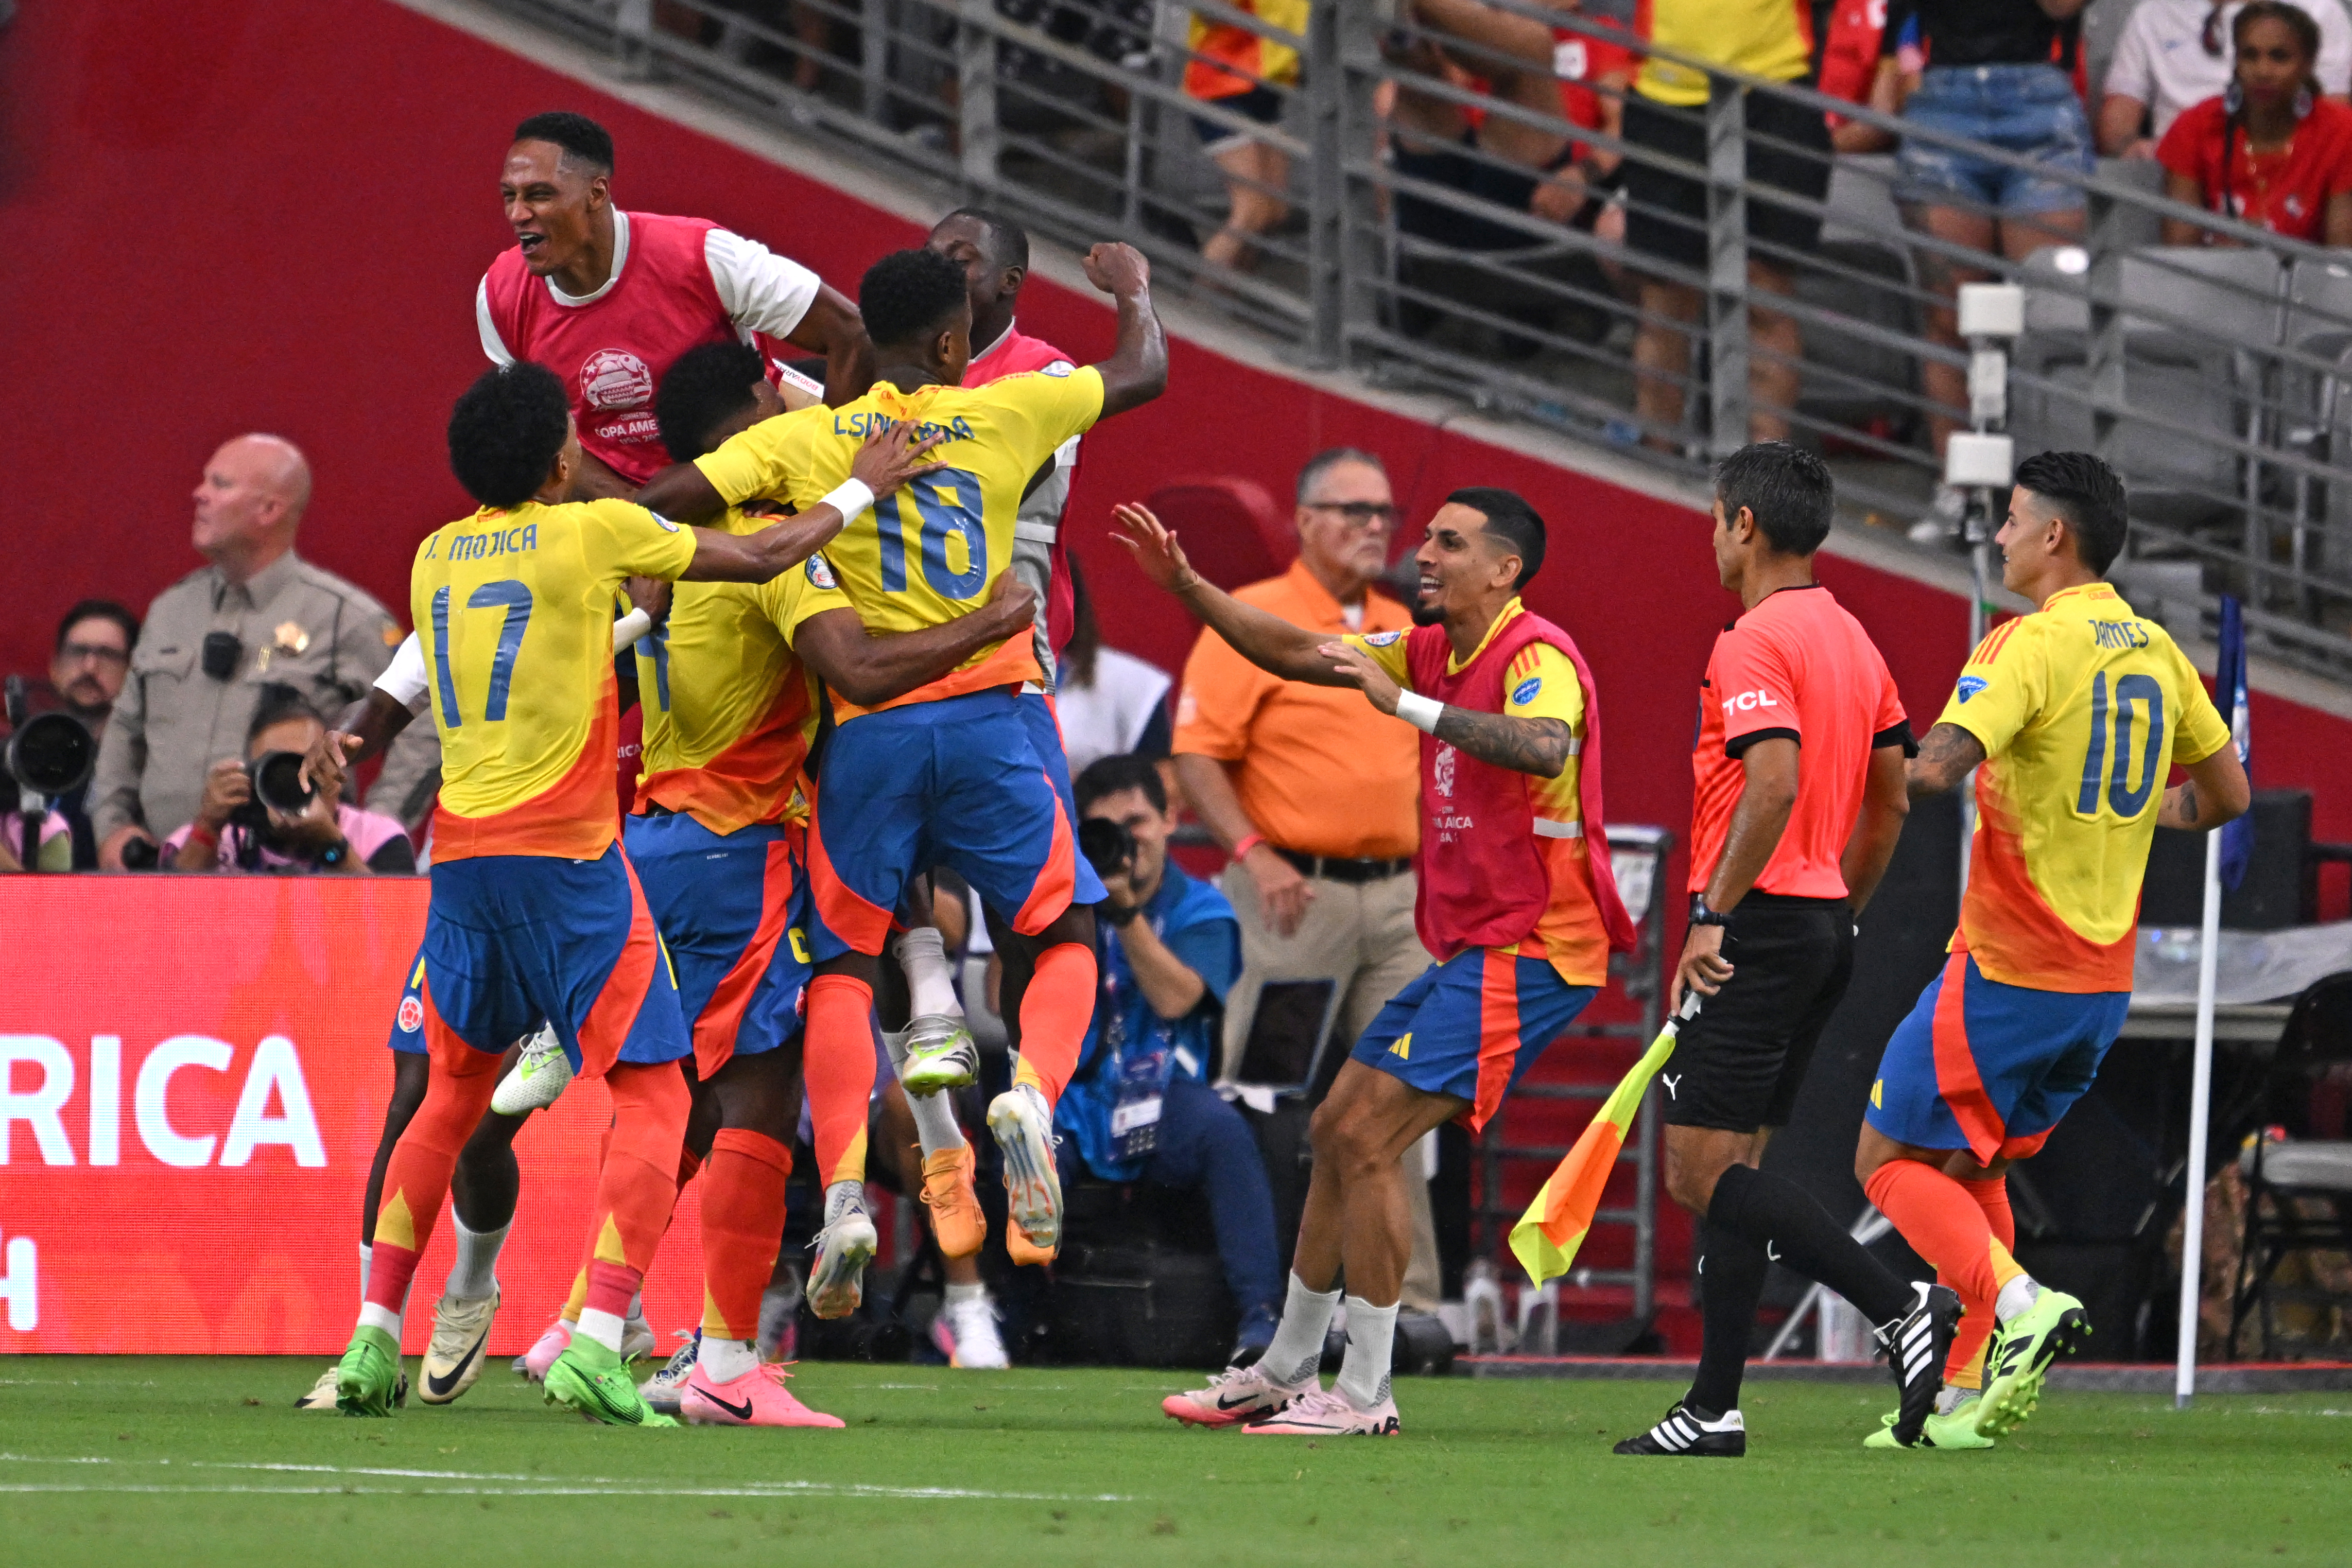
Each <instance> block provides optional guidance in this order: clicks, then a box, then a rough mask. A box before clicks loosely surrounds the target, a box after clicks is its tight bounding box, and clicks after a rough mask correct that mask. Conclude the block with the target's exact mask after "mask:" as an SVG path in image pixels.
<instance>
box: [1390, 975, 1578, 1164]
mask: <svg viewBox="0 0 2352 1568" xmlns="http://www.w3.org/2000/svg"><path fill="white" fill-rule="evenodd" d="M1592 994H1593V988H1592V987H1591V986H1571V985H1570V984H1569V983H1568V982H1567V981H1566V980H1563V979H1561V978H1560V977H1559V970H1557V969H1555V968H1553V967H1551V964H1550V963H1549V960H1546V959H1543V958H1528V957H1522V956H1519V955H1517V954H1516V953H1513V952H1511V951H1509V950H1508V949H1507V948H1501V947H1472V948H1469V949H1467V950H1465V951H1464V952H1460V953H1456V954H1455V955H1454V956H1453V957H1451V958H1448V959H1447V960H1445V962H1444V963H1443V964H1432V965H1431V966H1430V967H1428V968H1426V969H1424V970H1423V971H1422V972H1421V975H1420V977H1418V978H1416V979H1414V980H1413V981H1412V983H1411V984H1409V985H1407V986H1406V987H1405V988H1404V989H1402V990H1401V991H1399V992H1398V993H1397V994H1396V995H1395V996H1394V997H1392V998H1390V1000H1389V1005H1388V1006H1386V1007H1384V1008H1382V1009H1381V1010H1380V1013H1379V1015H1378V1016H1377V1017H1375V1018H1374V1019H1372V1022H1371V1027H1370V1028H1369V1029H1367V1030H1364V1034H1363V1038H1362V1039H1361V1040H1358V1041H1356V1049H1355V1050H1354V1051H1350V1052H1349V1055H1350V1056H1352V1057H1353V1058H1354V1059H1355V1060H1356V1061H1360V1062H1362V1063H1363V1064H1364V1065H1365V1066H1367V1067H1377V1068H1379V1069H1380V1070H1381V1071H1382V1072H1385V1073H1388V1074H1389V1075H1390V1076H1391V1077H1394V1078H1400V1079H1402V1080H1403V1081H1404V1082H1406V1083H1408V1084H1410V1085H1412V1087H1413V1088H1415V1089H1418V1090H1420V1091H1421V1092H1423V1093H1424V1094H1450V1095H1452V1096H1453V1097H1454V1099H1456V1100H1466V1101H1468V1102H1469V1103H1470V1109H1469V1110H1468V1111H1466V1112H1465V1113H1463V1115H1462V1122H1463V1124H1465V1126H1467V1127H1468V1128H1469V1129H1470V1131H1471V1133H1472V1134H1476V1133H1478V1132H1479V1131H1480V1130H1481V1129H1483V1128H1484V1127H1485V1126H1486V1123H1487V1122H1488V1120H1489V1119H1491V1118H1492V1117H1493V1116H1494V1114H1495V1112H1496V1109H1498V1108H1499V1107H1500V1106H1501V1105H1502V1103H1503V1096H1504V1095H1506V1094H1507V1093H1509V1092H1510V1090H1511V1085H1512V1084H1514V1083H1517V1082H1518V1081H1519V1078H1520V1075H1521V1074H1523V1073H1524V1072H1526V1071H1527V1070H1528V1068H1530V1067H1533V1066H1534V1065H1535V1062H1536V1058H1537V1057H1538V1056H1541V1055H1542V1054H1543V1053H1544V1048H1545V1047H1546V1046H1549V1044H1551V1042H1552V1041H1553V1040H1558V1039H1559V1036H1560V1034H1561V1033H1562V1031H1564V1030H1566V1029H1567V1028H1568V1026H1569V1025H1570V1024H1571V1023H1574V1022H1575V1021H1576V1017H1577V1015H1578V1014H1579V1013H1581V1012H1582V1011H1583V1010H1584V1006H1585V1004H1586V1003H1587V1002H1590V1001H1591V999H1592Z"/></svg>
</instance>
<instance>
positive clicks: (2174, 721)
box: [1854, 452, 2249, 1448]
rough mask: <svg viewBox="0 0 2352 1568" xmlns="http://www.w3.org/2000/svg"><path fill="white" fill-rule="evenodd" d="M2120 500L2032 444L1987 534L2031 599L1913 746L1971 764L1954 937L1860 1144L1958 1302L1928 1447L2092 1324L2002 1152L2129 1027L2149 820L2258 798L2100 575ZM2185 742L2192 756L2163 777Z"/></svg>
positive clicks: (2056, 1109)
mask: <svg viewBox="0 0 2352 1568" xmlns="http://www.w3.org/2000/svg"><path fill="white" fill-rule="evenodd" d="M2125 518H2126V512H2125V500H2124V487H2123V484H2122V482H2121V481H2120V480H2118V479H2117V478H2116V476H2115V474H2114V473H2113V471H2111V470H2110V469H2109V468H2108V467H2107V465H2105V464H2104V463H2102V462H2100V461H2099V460H2098V459H2097V458H2095V457H2093V456H2091V455H2089V454H2087V453H2082V452H2045V453H2043V454H2042V455H2040V456H2037V457H2031V458H2028V459H2027V460H2026V461H2025V462H2023V463H2021V464H2019V465H2018V466H2017V482H2016V488H2015V489H2014V490H2013V491H2012V492H2011V497H2010V504H2009V517H2008V520H2007V521H2006V522H2004V523H2003V524H2002V525H2001V529H2000V535H1999V536H1998V537H1997V538H1996V539H1995V541H1994V542H1995V543H1996V544H1998V545H1999V546H2000V549H2001V551H2002V560H2003V565H2002V568H2001V583H2002V585H2003V586H2004V587H2006V588H2008V589H2009V590H2010V591H2011V592H2014V593H2019V594H2022V595H2023V596H2024V597H2026V598H2027V599H2030V600H2032V601H2033V604H2034V607H2035V608H2034V612H2033V613H2032V614H2031V615H2027V616H2024V617H2021V619H2019V620H2015V621H2011V622H2004V623H2003V624H2001V625H2000V626H1997V627H1995V628H1994V629H1993V631H1992V632H1991V634H1990V635H1989V636H1987V637H1986V638H1985V640H1984V641H1983V642H1982V643H1979V644H1977V648H1976V651H1975V652H1974V653H1970V654H1969V662H1968V664H1967V666H1966V667H1965V668H1964V669H1962V670H1961V672H1960V680H1959V685H1958V689H1956V690H1955V691H1954V692H1953V694H1952V698H1951V701H1950V702H1949V703H1948V704H1947V705H1946V706H1945V708H1944V712H1943V716H1942V717H1940V718H1938V719H1937V721H1936V727H1934V728H1933V729H1931V730H1929V731H1928V732H1927V739H1926V740H1925V741H1924V742H1923V743H1922V744H1921V746H1920V751H1919V755H1918V757H1917V758H1914V759H1913V760H1912V762H1911V763H1910V765H1909V773H1910V778H1909V781H1908V782H1909V789H1910V793H1911V794H1912V795H1913V796H1914V797H1915V798H1916V797H1918V796H1923V795H1936V794H1941V793H1942V792H1944V791H1945V790H1947V789H1951V788H1952V787H1953V786H1954V785H1955V784H1958V782H1959V781H1960V780H1961V779H1964V778H1966V777H1967V776H1968V773H1969V769H1970V768H1978V769H1979V771H1978V773H1977V791H1976V799H1977V829H1976V840H1975V842H1974V843H1973V844H1972V845H1971V846H1970V849H1969V885H1968V894H1967V896H1966V897H1965V898H1963V899H1962V901H1961V904H1960V925H1959V929H1958V932H1956V933H1955V934H1954V935H1953V937H1952V945H1951V959H1950V961H1949V962H1948V963H1947V964H1946V965H1945V966H1944V969H1943V972H1942V973H1941V974H1939V975H1938V976H1937V977H1936V978H1935V979H1934V980H1933V981H1931V982H1930V983H1929V984H1928V987H1927V990H1926V991H1925V992H1924V993H1922V994H1921V996H1920V998H1919V1004H1918V1006H1917V1007H1916V1008H1915V1009H1912V1012H1911V1015H1910V1016H1909V1017H1908V1018H1906V1019H1904V1020H1903V1023H1902V1025H1901V1026H1900V1027H1899V1028H1897V1029H1896V1030H1895V1037H1894V1038H1893V1039H1892V1040H1889V1041H1888V1042H1887V1045H1886V1053H1885V1057H1884V1058H1883V1059H1882V1061H1880V1063H1879V1069H1878V1082H1876V1083H1874V1084H1873V1085H1872V1087H1871V1091H1870V1105H1869V1108H1868V1109H1867V1110H1866V1111H1865V1112H1864V1126H1863V1129H1862V1140H1861V1146H1860V1147H1859V1148H1858V1149H1857V1150H1856V1152H1855V1155H1854V1171H1855V1174H1856V1175H1857V1176H1860V1177H1861V1178H1862V1182H1863V1186H1864V1190H1865V1191H1867V1192H1868V1193H1869V1195H1870V1201H1871V1202H1873V1203H1874V1204H1876V1205H1877V1206H1878V1207H1879V1209H1880V1210H1881V1211H1882V1212H1883V1213H1885V1216H1886V1217H1887V1218H1889V1219H1891V1220H1893V1221H1894V1222H1895V1228H1897V1229H1898V1230H1900V1231H1902V1233H1903V1237H1904V1239H1905V1240H1906V1241H1908V1242H1910V1243H1911V1245H1912V1246H1913V1247H1915V1248H1916V1249H1918V1251H1919V1253H1920V1255H1921V1256H1922V1257H1924V1258H1926V1259H1927V1260H1928V1261H1929V1262H1931V1263H1933V1264H1934V1265H1935V1266H1936V1270H1937V1275H1938V1277H1939V1278H1940V1279H1942V1281H1944V1282H1945V1283H1947V1284H1948V1285H1950V1286H1951V1287H1952V1288H1953V1289H1954V1290H1956V1291H1958V1292H1959V1293H1960V1300H1961V1301H1962V1303H1963V1304H1964V1305H1965V1307H1966V1308H1967V1313H1968V1315H1967V1316H1965V1317H1964V1318H1962V1319H1961V1320H1960V1329H1959V1334H1958V1338H1957V1339H1956V1340H1955V1341H1954V1343H1953V1347H1952V1353H1951V1356H1950V1358H1949V1360H1948V1362H1947V1363H1946V1367H1945V1384H1946V1386H1945V1388H1944V1391H1943V1394H1942V1396H1940V1397H1939V1399H1938V1402H1937V1415H1936V1416H1931V1417H1930V1418H1929V1419H1928V1421H1927V1426H1926V1428H1925V1439H1924V1441H1923V1443H1922V1444H1920V1445H1919V1446H1922V1447H1930V1448H1987V1447H1990V1443H1991V1440H1992V1439H1993V1438H1994V1437H1998V1436H2000V1434H2002V1433H2005V1432H2008V1431H2010V1430H2011V1429H2012V1428H2014V1427H2016V1425H2017V1424H2018V1423H2019V1422H2020V1421H2022V1420H2023V1419H2024V1418H2025V1417H2026V1416H2028V1415H2029V1414H2031V1413H2032V1409H2033V1406H2034V1403H2035V1401H2036V1400H2037V1399H2038V1398H2039V1397H2040V1395H2041V1389H2042V1374H2043V1373H2044V1371H2045V1370H2046V1369H2047V1368H2048V1366H2049V1364H2050V1363H2051V1361H2052V1360H2053V1358H2055V1357H2056V1356H2059V1355H2062V1354H2072V1353H2073V1352H2074V1350H2076V1349H2077V1348H2078V1347H2079V1346H2080V1344H2081V1342H2082V1339H2083V1336H2084V1334H2086V1333H2089V1332H2090V1325H2089V1324H2088V1322H2085V1320H2084V1316H2083V1303H2082V1302H2081V1301H2077V1300H2075V1299H2074V1297H2073V1296H2070V1295H2067V1294H2065V1293H2063V1291H2054V1290H2052V1289H2050V1288H2049V1287H2048V1286H2045V1285H2039V1284H2037V1283H2036V1282H2035V1281H2034V1280H2033V1278H2032V1276H2031V1275H2030V1274H2028V1273H2026V1272H2025V1270H2022V1269H2021V1268H2020V1267H2018V1264H2017V1260H2016V1259H2015V1258H2013V1257H2011V1255H2010V1250H2009V1249H2010V1248H2011V1246H2012V1245H2013V1244H2014V1242H2015V1240H2016V1234H2017V1233H2016V1226H2015V1224H2014V1222H2013V1220H2012V1219H2011V1214H2010V1207H2009V1191H2008V1186H2007V1183H2006V1179H2005V1177H2004V1176H2003V1174H2002V1173H2003V1172H2004V1171H2006V1170H2007V1169H2008V1166H2009V1163H2010V1162H2011V1160H2017V1159H2024V1158H2027V1157H2028V1156H2030V1155H2033V1154H2034V1153H2035V1152H2036V1151H2038V1150H2039V1149H2040V1148H2041V1147H2042V1143H2043V1142H2044V1141H2045V1140H2046V1139H2047V1138H2048V1137H2049V1136H2050V1131H2051V1129H2052V1128H2053V1127H2054V1126H2056V1125H2057V1124H2058V1119H2059V1118H2060V1117H2061V1116H2063V1115H2064V1114H2065V1113H2066V1108H2067V1107H2068V1106H2070V1105H2072V1104H2073V1103H2074V1102H2075V1101H2076V1100H2078V1099H2080V1098H2081V1097H2082V1095H2083V1093H2084V1091H2085V1090H2087V1089H2089V1088H2090V1086H2091V1080H2092V1078H2093V1077H2094V1075H2095V1074H2096V1073H2097V1071H2098V1070H2099V1061H2100V1059H2101V1058H2102V1057H2103V1056H2105V1054H2106V1050H2107V1047H2108V1045H2109V1044H2110V1043H2111V1042H2112V1041H2113V1040H2115V1038H2116V1031H2117V1030H2120V1029H2121V1028H2122V1027H2123V1021H2124V1010H2125V1008H2126V1005H2127V1004H2128V1003H2129V1001H2130V1000H2131V983H2132V936H2133V928H2134V925H2135V924H2136V922H2137V916H2138V912H2139V889H2140V878H2141V875H2142V873H2145V872H2146V870H2147V848H2148V840H2149V838H2150V836H2151V835H2152V834H2153V833H2154V832H2155V831H2156V830H2157V829H2158V828H2176V829H2181V830H2186V831H2197V832H2204V831H2210V830H2212V829H2214V828H2218V827H2220V826H2221V824H2222V823H2224V822H2226V821H2230V820H2231V818H2232V817H2235V816H2237V815H2238V814H2240V813H2241V812H2242V811H2243V810H2245V809H2246V804H2247V800H2248V798H2249V793H2248V789H2247V786H2246V773H2245V769H2244V768H2242V766H2240V764H2239V760H2238V753H2237V749H2236V747H2232V746H2231V744H2230V727H2229V726H2228V724H2227V723H2225V722H2224V721H2223V719H2222V717H2221V714H2220V713H2219V712H2217V711H2216V710H2215V709H2214V706H2213V704H2212V701H2211V699H2210V698H2209V697H2208V696H2207V695H2205V687H2204V685H2203V684H2202V683H2201V682H2200V681H2199V679H2198V677H2197V672H2196V670H2195V669H2194V668H2193V667H2191V666H2190V664H2189V661H2188V660H2187V659H2186V658H2185V657H2183V656H2182V654H2181V652H2180V650H2179V647H2177V646H2176V645H2175V644H2174V643H2173V641H2172V639H2171V638H2170V637H2168V636H2167V635H2166V634H2165V632H2164V628H2163V627H2161V626H2158V625H2157V624H2156V623H2155V622H2151V621H2144V620H2142V619H2140V617H2138V616H2137V615H2136V614H2134V613H2133V612H2132V608H2131V606H2130V605H2128V604H2126V603H2125V602H2124V601H2123V598H2122V596H2121V595H2119V594H2117V593H2116V591H2115V590H2114V589H2113V588H2110V587H2109V586H2108V585H2107V584H2106V583H2105V582H2104V581H2102V580H2101V576H2102V574H2103V573H2104V572H2105V570H2106V569H2107V566H2108V563H2110V562H2111V561H2113V560H2114V559H2115V558H2116V554H2117V553H2118V552H2119V551H2120V550H2121V549H2123V544H2124V532H2125V527H2126V522H2125ZM2175 764H2179V766H2181V767H2183V768H2187V769H2188V772H2189V778H2188V779H2187V781H2186V782H2184V783H2182V784H2180V785H2178V786H2176V787H2175V788H2172V789H2166V788H2165V779H2166V777H2167V775H2168V773H2169V772H2170V770H2171V768H2173V766H2174V765H2175ZM1989 1333H1996V1334H1997V1337H1995V1338H1994V1339H1993V1340H1992V1342H1991V1348H1990V1352H1989V1353H1987V1354H1986V1358H1985V1360H1984V1362H1983V1364H1982V1368H1981V1369H1979V1363H1978V1355H1979V1352H1980V1351H1983V1350H1984V1349H1985V1346H1986V1343H1987V1342H1986V1336H1987V1335H1988V1334H1989ZM1865 1441H1866V1442H1867V1443H1868V1444H1869V1445H1871V1446H1874V1447H1878V1446H1892V1437H1891V1434H1889V1433H1874V1434H1872V1435H1871V1437H1869V1438H1867V1439H1865Z"/></svg>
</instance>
